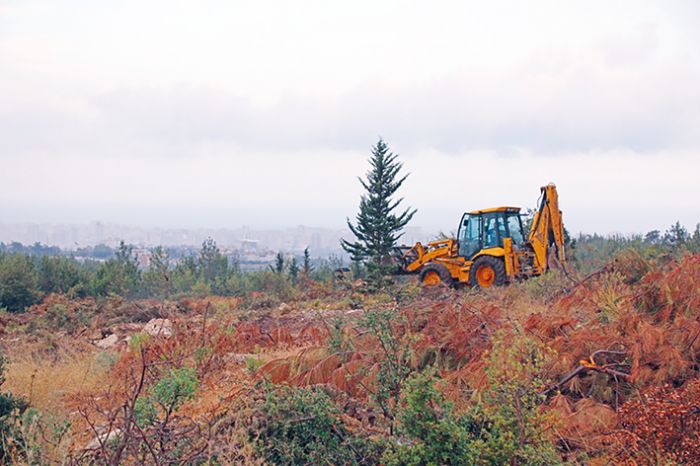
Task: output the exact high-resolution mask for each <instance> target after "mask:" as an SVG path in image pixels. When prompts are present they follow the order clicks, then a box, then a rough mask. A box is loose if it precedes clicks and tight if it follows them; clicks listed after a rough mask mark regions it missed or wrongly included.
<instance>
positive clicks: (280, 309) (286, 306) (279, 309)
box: [277, 303, 292, 313]
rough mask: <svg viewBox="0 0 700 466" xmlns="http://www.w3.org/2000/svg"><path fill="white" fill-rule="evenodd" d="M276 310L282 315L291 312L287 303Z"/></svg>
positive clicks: (290, 307)
mask: <svg viewBox="0 0 700 466" xmlns="http://www.w3.org/2000/svg"><path fill="white" fill-rule="evenodd" d="M277 310H278V311H279V312H282V313H287V312H289V311H291V310H292V306H290V305H289V304H287V303H282V304H280V305H279V306H278V307H277Z"/></svg>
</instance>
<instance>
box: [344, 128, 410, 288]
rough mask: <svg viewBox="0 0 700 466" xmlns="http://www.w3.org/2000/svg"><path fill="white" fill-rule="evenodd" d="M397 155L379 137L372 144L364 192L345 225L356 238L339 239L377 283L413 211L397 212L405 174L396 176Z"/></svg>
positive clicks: (375, 283)
mask: <svg viewBox="0 0 700 466" xmlns="http://www.w3.org/2000/svg"><path fill="white" fill-rule="evenodd" d="M396 158H397V155H396V154H394V153H392V152H390V151H389V147H388V146H387V144H386V143H385V142H384V140H382V139H381V138H380V139H379V141H378V142H377V145H376V146H374V147H373V148H372V156H371V157H370V159H369V162H370V165H371V169H370V170H369V171H368V172H367V175H366V178H365V179H362V178H360V183H362V186H363V187H364V188H365V191H366V192H365V194H364V195H363V196H362V198H361V199H360V211H359V212H358V214H357V216H356V221H357V223H356V225H353V224H352V223H351V222H350V219H347V222H348V227H349V228H350V231H352V233H353V234H354V235H355V238H357V240H356V241H354V242H350V241H347V240H344V239H343V240H341V245H342V247H343V249H344V250H345V251H346V252H348V253H349V254H350V256H351V258H352V260H353V261H357V262H363V263H365V264H366V267H367V272H368V274H369V278H370V279H371V280H372V282H373V284H374V285H375V286H376V287H381V286H382V285H383V284H384V277H385V276H386V275H387V273H388V272H389V270H390V268H391V253H392V249H393V248H394V246H395V244H396V241H397V240H398V239H399V238H400V237H401V236H402V235H403V233H402V230H403V228H404V227H405V226H406V225H407V224H408V222H409V221H410V220H411V218H413V215H414V214H415V213H416V210H415V209H411V208H408V209H406V210H404V211H403V212H401V213H397V208H398V206H399V204H400V203H401V201H402V200H403V199H401V198H399V199H394V194H396V191H397V190H398V189H399V188H400V187H401V185H402V184H403V182H404V181H405V180H406V177H407V176H408V175H403V176H399V172H400V170H401V167H402V165H401V163H400V162H397V161H396Z"/></svg>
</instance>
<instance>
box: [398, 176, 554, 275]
mask: <svg viewBox="0 0 700 466" xmlns="http://www.w3.org/2000/svg"><path fill="white" fill-rule="evenodd" d="M540 191H541V196H540V201H539V207H538V209H537V211H536V212H535V215H534V217H533V219H532V226H531V228H530V232H529V234H528V235H527V237H526V236H525V235H524V232H523V221H522V217H521V215H520V208H519V207H496V208H492V209H483V210H475V211H472V212H468V213H465V214H464V215H463V216H462V220H461V221H460V223H459V228H458V230H457V238H456V239H454V238H453V239H445V240H439V241H433V242H430V243H428V244H426V245H423V244H421V243H416V244H415V245H414V246H413V247H409V246H402V247H399V248H398V253H399V254H398V255H399V257H400V263H401V265H400V269H401V271H402V272H403V273H417V274H419V275H420V281H421V283H423V284H425V285H437V284H440V283H445V284H448V285H457V284H460V283H461V284H467V285H470V286H476V287H479V288H488V287H491V286H496V285H503V284H505V283H507V282H510V281H512V280H515V279H520V278H527V277H530V276H534V275H541V274H543V273H544V272H546V271H547V270H548V269H549V268H550V267H552V266H553V265H554V263H555V262H558V263H559V264H561V265H562V266H563V265H564V263H565V261H566V252H565V250H564V225H563V223H562V215H561V211H560V210H559V196H558V194H557V188H556V186H554V184H552V183H550V184H548V185H547V186H543V187H542V188H540Z"/></svg>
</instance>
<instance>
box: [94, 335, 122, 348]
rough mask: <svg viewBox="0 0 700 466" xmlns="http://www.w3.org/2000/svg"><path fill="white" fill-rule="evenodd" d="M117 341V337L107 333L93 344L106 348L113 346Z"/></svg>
mask: <svg viewBox="0 0 700 466" xmlns="http://www.w3.org/2000/svg"><path fill="white" fill-rule="evenodd" d="M117 343H119V337H118V336H117V335H115V334H114V333H113V334H111V335H107V336H106V337H104V338H103V339H102V340H99V341H97V342H96V343H95V345H97V347H99V348H102V349H108V348H111V347H113V346H114V345H116V344H117Z"/></svg>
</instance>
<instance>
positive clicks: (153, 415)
mask: <svg viewBox="0 0 700 466" xmlns="http://www.w3.org/2000/svg"><path fill="white" fill-rule="evenodd" d="M198 388H199V381H198V380H197V374H196V372H195V370H194V369H192V368H190V367H183V368H180V369H171V370H170V371H169V372H168V373H167V374H166V375H164V376H163V377H161V378H160V379H159V380H158V382H156V383H155V384H154V385H153V386H152V387H151V388H150V389H149V391H148V394H147V396H145V397H140V398H138V399H137V400H136V404H135V407H134V416H135V418H136V421H137V422H138V423H139V425H141V426H146V425H154V424H155V423H157V422H162V423H164V424H165V423H167V422H168V420H169V419H170V417H171V416H172V414H173V413H174V412H175V411H177V410H178V409H179V408H180V406H182V404H183V403H184V402H185V401H187V400H191V399H192V398H193V397H194V394H195V392H196V391H197V389H198Z"/></svg>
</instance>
